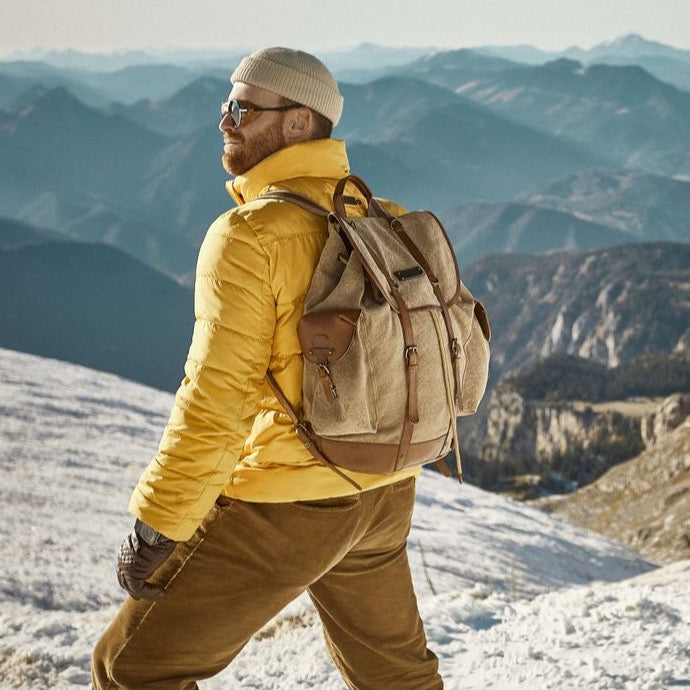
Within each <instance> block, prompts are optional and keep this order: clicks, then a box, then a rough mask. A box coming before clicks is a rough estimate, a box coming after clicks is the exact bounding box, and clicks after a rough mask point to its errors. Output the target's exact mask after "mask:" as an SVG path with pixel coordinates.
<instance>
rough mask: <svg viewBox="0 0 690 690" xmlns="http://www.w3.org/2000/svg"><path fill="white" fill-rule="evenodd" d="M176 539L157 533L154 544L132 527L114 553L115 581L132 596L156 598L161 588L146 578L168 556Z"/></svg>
mask: <svg viewBox="0 0 690 690" xmlns="http://www.w3.org/2000/svg"><path fill="white" fill-rule="evenodd" d="M176 544H177V542H176V541H173V540H172V539H168V538H167V537H164V536H163V535H161V536H160V537H159V539H158V541H157V542H156V543H155V544H147V543H146V542H145V541H144V540H143V539H142V538H141V537H140V536H139V535H138V534H137V533H136V532H135V531H134V530H132V532H131V534H129V536H128V537H127V538H126V539H125V540H124V541H123V542H122V544H121V545H120V551H119V552H118V555H117V581H118V582H119V583H120V587H122V589H124V590H126V591H127V592H128V593H129V594H130V596H132V597H133V598H134V599H150V600H155V599H160V598H161V597H162V596H163V594H165V590H164V589H163V587H161V586H160V585H152V584H151V583H150V582H146V580H148V578H149V577H150V576H151V575H152V574H153V573H154V571H155V570H157V569H158V568H159V567H160V566H161V565H162V564H163V563H164V562H165V560H166V559H167V558H168V556H170V554H171V553H172V552H173V550H174V549H175V545H176Z"/></svg>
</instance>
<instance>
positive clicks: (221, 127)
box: [218, 113, 230, 132]
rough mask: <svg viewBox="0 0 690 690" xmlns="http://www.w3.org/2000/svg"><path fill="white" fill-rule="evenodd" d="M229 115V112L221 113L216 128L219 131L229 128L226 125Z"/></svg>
mask: <svg viewBox="0 0 690 690" xmlns="http://www.w3.org/2000/svg"><path fill="white" fill-rule="evenodd" d="M229 117H230V114H229V113H225V114H221V116H220V122H219V123H218V129H219V130H220V131H221V132H225V131H226V130H228V129H230V127H228V118H229Z"/></svg>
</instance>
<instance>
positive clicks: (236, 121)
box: [220, 98, 302, 129]
mask: <svg viewBox="0 0 690 690" xmlns="http://www.w3.org/2000/svg"><path fill="white" fill-rule="evenodd" d="M301 107H302V106H301V105H300V104H299V103H291V104H290V105H278V106H275V107H274V108H262V107H261V106H258V105H254V104H253V103H244V104H242V103H240V101H238V100H237V99H236V98H233V99H232V100H230V101H225V102H224V103H221V104H220V116H221V117H225V116H226V115H229V116H230V126H231V127H232V128H233V129H239V128H240V127H241V126H242V125H243V124H245V125H246V124H249V123H250V122H251V121H252V120H255V119H256V118H257V117H259V116H260V115H261V113H265V112H267V111H269V110H273V111H276V112H284V111H286V110H293V109H294V108H301Z"/></svg>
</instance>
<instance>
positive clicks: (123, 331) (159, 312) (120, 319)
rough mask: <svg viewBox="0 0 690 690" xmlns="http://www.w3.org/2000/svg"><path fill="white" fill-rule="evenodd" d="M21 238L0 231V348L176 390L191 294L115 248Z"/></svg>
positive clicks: (11, 229)
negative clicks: (19, 239) (53, 359)
mask: <svg viewBox="0 0 690 690" xmlns="http://www.w3.org/2000/svg"><path fill="white" fill-rule="evenodd" d="M21 232H22V228H17V227H15V226H12V225H11V224H10V225H9V226H8V225H2V224H0V240H2V242H1V243H0V295H2V297H1V298H0V304H1V308H0V347H6V348H10V349H14V350H21V351H23V352H30V353H33V354H38V355H41V356H44V357H53V358H56V359H62V360H65V361H68V362H75V363H77V364H83V365H85V366H89V367H92V368H95V369H101V370H103V371H109V372H113V373H116V374H119V375H120V376H124V377H126V378H130V379H134V380H137V381H141V382H142V383H146V384H148V385H150V386H154V387H156V388H160V389H165V390H175V389H176V388H177V385H178V383H179V381H180V379H181V378H182V375H183V366H184V361H185V359H186V354H187V350H188V347H189V342H190V338H191V330H192V326H193V310H192V293H191V291H190V290H188V289H186V288H184V287H182V286H180V285H178V284H177V283H174V282H173V281H171V280H170V279H169V278H166V277H165V276H163V275H162V274H160V273H156V272H155V271H153V270H152V269H150V268H149V267H147V266H145V265H144V264H142V263H140V262H138V261H135V260H134V259H132V258H131V257H129V256H127V255H126V254H124V253H122V252H120V251H118V250H117V249H114V248H112V247H107V246H105V245H99V244H84V243H75V242H69V241H62V242H54V241H51V240H45V239H44V240H41V238H40V236H36V235H34V234H33V233H32V231H31V230H30V229H25V241H23V242H22V241H18V238H19V236H20V234H21Z"/></svg>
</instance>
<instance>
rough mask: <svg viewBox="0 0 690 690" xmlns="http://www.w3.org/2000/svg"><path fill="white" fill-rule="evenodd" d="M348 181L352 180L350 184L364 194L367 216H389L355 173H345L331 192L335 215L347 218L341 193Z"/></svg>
mask: <svg viewBox="0 0 690 690" xmlns="http://www.w3.org/2000/svg"><path fill="white" fill-rule="evenodd" d="M348 182H352V184H354V186H355V187H357V189H359V191H360V192H362V194H363V195H364V198H365V199H366V202H367V215H368V216H369V217H379V218H390V214H388V213H386V210H385V209H384V208H383V206H381V204H380V203H379V202H378V201H377V200H376V199H375V198H374V195H373V193H372V191H371V189H369V186H368V185H367V183H366V182H365V181H364V180H363V179H362V178H361V177H357V175H347V177H343V178H341V179H340V180H338V184H337V185H336V186H335V191H334V192H333V208H335V212H336V214H337V215H339V216H340V217H341V218H347V210H346V209H345V202H344V201H343V194H344V192H345V185H346V184H347V183H348Z"/></svg>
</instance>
